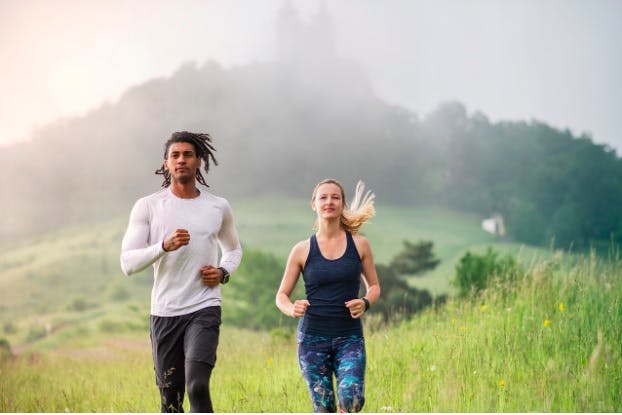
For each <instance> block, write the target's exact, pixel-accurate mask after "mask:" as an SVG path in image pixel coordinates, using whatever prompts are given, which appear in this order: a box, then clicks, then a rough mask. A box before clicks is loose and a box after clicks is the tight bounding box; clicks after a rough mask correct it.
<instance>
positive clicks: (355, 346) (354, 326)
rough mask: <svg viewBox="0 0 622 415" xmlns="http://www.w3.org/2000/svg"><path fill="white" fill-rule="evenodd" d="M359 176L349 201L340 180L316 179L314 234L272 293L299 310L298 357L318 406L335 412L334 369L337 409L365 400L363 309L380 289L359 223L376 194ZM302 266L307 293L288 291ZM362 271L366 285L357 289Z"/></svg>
mask: <svg viewBox="0 0 622 415" xmlns="http://www.w3.org/2000/svg"><path fill="white" fill-rule="evenodd" d="M363 190H364V185H363V183H362V182H359V183H358V184H357V188H356V194H355V196H354V199H353V201H352V206H351V207H350V208H349V209H348V208H347V206H346V204H345V192H344V190H343V186H342V185H341V184H339V182H337V181H336V180H333V179H327V180H323V181H321V182H320V183H318V185H317V186H316V187H315V190H314V191H313V195H312V197H311V208H312V209H313V210H314V211H315V212H316V214H317V221H316V224H315V226H314V230H316V231H317V232H316V233H315V234H314V235H312V236H311V238H309V239H306V240H304V241H300V242H298V243H297V244H296V245H295V246H294V247H293V248H292V251H291V253H290V255H289V258H288V260H287V265H286V267H285V272H284V274H283V280H282V281H281V286H280V287H279V291H278V293H277V295H276V304H277V306H278V308H279V309H280V310H281V311H282V312H283V313H284V314H286V315H288V316H291V317H295V318H300V321H299V323H298V361H299V363H300V369H301V371H302V375H303V377H304V379H305V381H306V383H307V386H308V388H309V393H310V394H311V400H312V401H313V409H314V411H315V412H335V411H336V410H337V407H336V404H335V392H334V390H333V376H335V378H336V380H337V395H338V400H339V408H338V409H339V411H340V412H358V411H360V410H361V408H362V407H363V404H364V403H365V397H364V391H365V341H364V338H363V327H362V324H361V320H360V317H361V316H362V315H363V313H365V311H367V310H368V309H369V307H370V305H372V304H373V303H375V302H376V301H377V300H378V296H379V295H380V285H379V283H378V275H377V274H376V267H375V265H374V259H373V255H372V251H371V248H370V246H369V242H368V241H367V239H366V238H365V237H363V236H361V235H360V234H359V233H358V231H359V229H360V228H361V226H363V224H364V223H365V222H366V221H367V220H368V219H369V218H371V217H372V216H373V215H374V213H375V212H374V204H373V199H374V195H373V194H370V192H367V194H365V196H363ZM300 273H302V274H303V279H304V284H305V292H306V299H300V300H295V301H294V302H292V300H291V298H290V296H291V294H292V291H293V290H294V288H295V286H296V282H297V281H298V277H299V275H300ZM361 277H362V279H363V281H364V283H365V286H366V288H367V292H366V294H365V296H364V297H362V298H359V297H358V293H359V289H360V284H361Z"/></svg>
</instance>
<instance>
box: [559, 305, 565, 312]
mask: <svg viewBox="0 0 622 415" xmlns="http://www.w3.org/2000/svg"><path fill="white" fill-rule="evenodd" d="M565 309H566V307H565V306H564V303H559V311H560V312H562V313H563V312H564V310H565Z"/></svg>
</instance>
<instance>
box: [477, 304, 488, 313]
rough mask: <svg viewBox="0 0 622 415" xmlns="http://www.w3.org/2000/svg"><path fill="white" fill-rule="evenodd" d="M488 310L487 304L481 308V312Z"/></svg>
mask: <svg viewBox="0 0 622 415" xmlns="http://www.w3.org/2000/svg"><path fill="white" fill-rule="evenodd" d="M486 309H488V306H487V305H486V304H482V306H481V307H480V308H479V311H486Z"/></svg>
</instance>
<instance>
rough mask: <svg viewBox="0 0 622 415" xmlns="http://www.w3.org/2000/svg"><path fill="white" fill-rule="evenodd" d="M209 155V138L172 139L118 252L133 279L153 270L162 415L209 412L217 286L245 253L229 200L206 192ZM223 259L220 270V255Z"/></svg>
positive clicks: (185, 134) (179, 136) (182, 134)
mask: <svg viewBox="0 0 622 415" xmlns="http://www.w3.org/2000/svg"><path fill="white" fill-rule="evenodd" d="M214 151H215V149H214V147H213V146H212V144H211V137H210V136H209V135H208V134H195V133H190V132H187V131H183V132H176V133H173V134H172V135H171V138H170V139H169V140H168V141H167V142H166V144H165V145H164V163H163V165H162V167H161V168H160V169H158V170H156V174H161V175H163V176H164V182H163V183H162V189H161V190H160V191H158V192H156V193H153V194H151V195H149V196H146V197H143V198H141V199H139V200H138V201H137V202H136V204H135V205H134V207H133V209H132V212H131V214H130V220H129V225H128V228H127V231H126V232H125V236H124V237H123V243H122V247H121V269H122V270H123V273H124V274H125V275H130V274H133V273H136V272H139V271H142V270H143V269H145V268H147V267H148V266H149V265H153V268H154V281H153V289H152V291H151V344H152V349H153V350H152V351H153V363H154V370H155V374H156V383H157V385H158V387H159V389H160V396H161V398H162V406H161V410H162V412H183V406H182V405H183V401H184V393H185V390H186V389H187V390H188V399H189V401H190V410H191V411H192V412H213V408H212V402H211V398H210V392H209V381H210V376H211V372H212V369H213V368H214V365H215V363H216V348H217V346H218V336H219V331H220V323H221V309H220V303H221V292H220V285H221V284H226V283H227V282H228V281H229V273H232V272H233V271H235V270H236V269H237V267H238V266H239V265H240V261H241V259H242V248H241V246H240V241H239V239H238V235H237V232H236V229H235V226H234V223H233V214H232V211H231V207H230V205H229V203H228V202H227V200H225V199H223V198H221V197H217V196H214V195H212V194H210V193H208V192H207V191H206V190H204V189H202V190H199V189H198V188H197V187H196V181H198V182H199V183H201V184H202V185H204V186H206V187H208V186H207V184H206V183H205V179H204V178H203V175H202V174H201V162H203V163H205V167H204V170H205V172H206V173H208V172H209V161H210V159H212V161H213V162H214V164H216V165H217V164H218V162H217V161H216V159H215V158H214V154H213V153H214ZM219 246H220V249H221V251H222V256H221V259H220V264H219V263H218V248H219Z"/></svg>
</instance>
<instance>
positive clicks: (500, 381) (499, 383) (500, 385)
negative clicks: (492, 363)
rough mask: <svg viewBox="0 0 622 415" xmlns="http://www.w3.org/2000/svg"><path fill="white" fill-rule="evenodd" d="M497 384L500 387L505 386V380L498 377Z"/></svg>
mask: <svg viewBox="0 0 622 415" xmlns="http://www.w3.org/2000/svg"><path fill="white" fill-rule="evenodd" d="M498 385H499V387H500V388H505V381H504V380H503V379H500V380H499V382H498Z"/></svg>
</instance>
